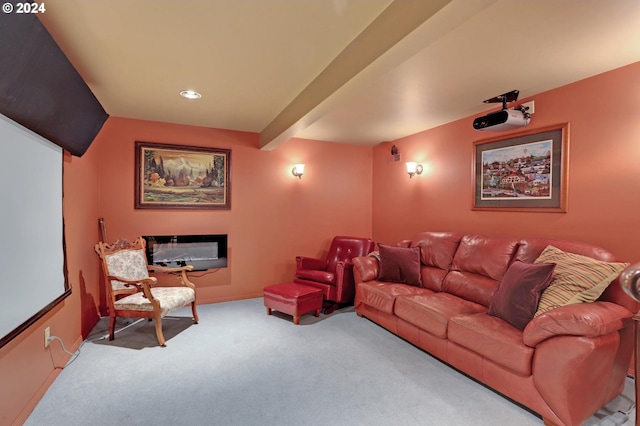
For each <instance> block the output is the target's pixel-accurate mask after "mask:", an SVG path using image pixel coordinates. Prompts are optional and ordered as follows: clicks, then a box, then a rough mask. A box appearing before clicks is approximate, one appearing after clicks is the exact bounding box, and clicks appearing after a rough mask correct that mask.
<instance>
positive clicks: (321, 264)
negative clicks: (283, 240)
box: [296, 256, 327, 271]
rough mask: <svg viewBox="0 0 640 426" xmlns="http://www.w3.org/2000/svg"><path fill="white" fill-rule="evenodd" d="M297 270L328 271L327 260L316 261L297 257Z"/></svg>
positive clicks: (311, 258)
mask: <svg viewBox="0 0 640 426" xmlns="http://www.w3.org/2000/svg"><path fill="white" fill-rule="evenodd" d="M296 269H311V270H315V271H326V270H327V261H326V259H315V258H313V257H304V256H296Z"/></svg>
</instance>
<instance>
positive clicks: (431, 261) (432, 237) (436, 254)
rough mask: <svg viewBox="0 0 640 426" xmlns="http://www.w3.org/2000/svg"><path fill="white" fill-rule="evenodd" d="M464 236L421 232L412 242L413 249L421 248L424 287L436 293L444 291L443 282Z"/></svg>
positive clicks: (449, 233)
mask: <svg viewBox="0 0 640 426" xmlns="http://www.w3.org/2000/svg"><path fill="white" fill-rule="evenodd" d="M461 238H462V234H458V233H454V232H421V233H419V234H418V235H416V236H415V237H413V239H412V241H411V247H420V261H421V263H422V274H421V277H422V286H423V287H425V288H429V289H431V290H434V291H441V290H442V281H443V280H444V277H445V275H446V274H447V272H448V271H449V267H450V266H451V262H453V256H454V255H455V253H456V249H457V248H458V244H459V243H460V239H461Z"/></svg>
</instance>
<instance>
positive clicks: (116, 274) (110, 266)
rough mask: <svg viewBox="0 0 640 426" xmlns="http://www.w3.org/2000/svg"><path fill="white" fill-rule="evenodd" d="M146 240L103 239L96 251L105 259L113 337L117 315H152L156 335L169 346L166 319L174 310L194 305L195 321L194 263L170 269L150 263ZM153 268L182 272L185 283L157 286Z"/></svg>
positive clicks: (103, 268)
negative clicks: (110, 241) (189, 275)
mask: <svg viewBox="0 0 640 426" xmlns="http://www.w3.org/2000/svg"><path fill="white" fill-rule="evenodd" d="M145 244H146V242H145V240H144V239H143V238H138V239H137V240H135V241H134V242H130V241H127V240H123V239H119V240H118V241H116V242H115V243H113V244H111V245H109V244H106V243H104V242H99V243H98V244H96V246H95V250H96V252H97V253H98V255H99V256H100V258H101V259H102V270H103V272H104V274H105V284H106V285H105V286H106V295H107V303H108V307H109V340H113V339H114V332H115V324H116V317H125V318H148V319H149V321H151V320H152V319H153V320H154V321H155V326H156V335H157V336H158V342H159V343H160V345H161V346H166V343H165V340H164V335H163V334H162V318H163V317H164V316H166V315H167V314H169V313H170V312H172V311H174V310H176V309H178V308H182V307H183V306H187V305H189V304H191V312H192V313H193V319H194V322H195V323H196V324H197V323H198V313H197V312H196V287H195V285H194V284H193V283H192V282H191V281H189V279H188V278H187V271H190V270H192V269H193V266H191V265H188V266H182V267H178V268H167V267H162V266H156V265H153V266H149V265H148V264H147V256H146V252H145ZM149 271H152V272H153V271H156V272H164V273H174V274H178V278H179V281H180V283H181V284H182V285H181V286H177V287H160V286H156V284H157V279H156V278H155V277H150V276H149Z"/></svg>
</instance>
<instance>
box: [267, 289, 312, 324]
mask: <svg viewBox="0 0 640 426" xmlns="http://www.w3.org/2000/svg"><path fill="white" fill-rule="evenodd" d="M264 306H266V308H267V315H271V310H272V309H275V310H276V311H279V312H282V313H285V314H289V315H292V316H293V323H294V324H295V325H298V324H300V316H302V315H304V314H306V313H309V312H314V311H315V312H314V314H315V316H316V317H319V316H320V309H322V290H320V289H319V288H315V287H311V286H309V285H304V284H296V283H282V284H274V285H270V286H268V287H265V288H264Z"/></svg>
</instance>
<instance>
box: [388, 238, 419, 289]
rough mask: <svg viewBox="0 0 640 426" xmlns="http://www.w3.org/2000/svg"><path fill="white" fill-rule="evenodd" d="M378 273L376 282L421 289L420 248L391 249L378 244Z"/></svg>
mask: <svg viewBox="0 0 640 426" xmlns="http://www.w3.org/2000/svg"><path fill="white" fill-rule="evenodd" d="M378 247H379V248H380V272H379V274H378V280H380V281H387V282H393V283H402V284H409V285H414V286H418V287H421V286H422V280H421V278H420V247H411V248H407V247H393V246H387V245H384V244H378Z"/></svg>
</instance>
